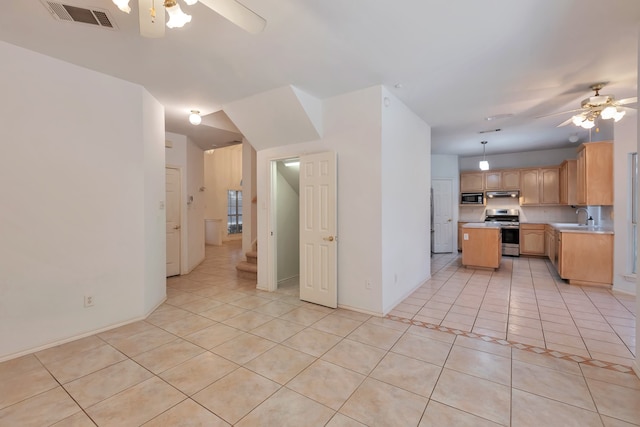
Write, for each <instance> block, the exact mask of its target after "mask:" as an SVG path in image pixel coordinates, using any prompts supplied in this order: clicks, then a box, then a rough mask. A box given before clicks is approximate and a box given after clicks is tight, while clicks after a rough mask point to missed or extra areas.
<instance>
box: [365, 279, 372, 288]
mask: <svg viewBox="0 0 640 427" xmlns="http://www.w3.org/2000/svg"><path fill="white" fill-rule="evenodd" d="M364 288H365V289H371V280H369V279H367V280H365V281H364Z"/></svg>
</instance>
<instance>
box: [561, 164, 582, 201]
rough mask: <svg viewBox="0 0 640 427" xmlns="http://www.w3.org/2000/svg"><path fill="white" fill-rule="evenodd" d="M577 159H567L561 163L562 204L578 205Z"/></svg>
mask: <svg viewBox="0 0 640 427" xmlns="http://www.w3.org/2000/svg"><path fill="white" fill-rule="evenodd" d="M576 163H577V161H576V160H573V159H572V160H565V161H564V162H562V164H561V165H560V204H561V205H576V204H578V201H577V199H576V167H577V166H576Z"/></svg>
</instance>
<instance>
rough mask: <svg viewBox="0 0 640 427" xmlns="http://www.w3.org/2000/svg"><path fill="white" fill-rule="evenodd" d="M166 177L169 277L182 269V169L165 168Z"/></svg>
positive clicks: (177, 273) (167, 272)
mask: <svg viewBox="0 0 640 427" xmlns="http://www.w3.org/2000/svg"><path fill="white" fill-rule="evenodd" d="M165 177H166V187H165V191H166V196H165V198H166V199H165V200H166V202H165V205H166V217H167V218H166V233H167V243H166V245H167V271H166V275H167V277H171V276H177V275H179V274H180V271H181V264H180V255H181V251H180V246H181V244H182V230H181V226H180V224H181V215H180V197H181V187H180V185H181V184H180V182H181V177H180V169H178V168H171V167H167V168H165Z"/></svg>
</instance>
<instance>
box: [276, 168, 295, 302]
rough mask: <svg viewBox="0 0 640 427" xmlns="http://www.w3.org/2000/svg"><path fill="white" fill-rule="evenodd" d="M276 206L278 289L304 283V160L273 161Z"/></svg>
mask: <svg viewBox="0 0 640 427" xmlns="http://www.w3.org/2000/svg"><path fill="white" fill-rule="evenodd" d="M272 194H273V197H274V202H275V203H274V205H275V221H274V222H275V224H274V249H275V250H274V255H275V263H274V264H275V279H276V280H275V282H276V287H277V288H280V289H282V288H294V287H298V286H299V283H300V159H298V158H290V159H285V160H276V161H274V162H273V164H272Z"/></svg>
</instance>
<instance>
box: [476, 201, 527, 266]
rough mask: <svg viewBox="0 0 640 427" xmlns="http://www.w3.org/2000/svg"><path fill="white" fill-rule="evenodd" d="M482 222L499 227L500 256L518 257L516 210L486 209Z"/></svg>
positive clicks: (517, 211)
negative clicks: (500, 237) (500, 233)
mask: <svg viewBox="0 0 640 427" xmlns="http://www.w3.org/2000/svg"><path fill="white" fill-rule="evenodd" d="M484 221H485V222H492V223H496V224H498V225H500V228H501V230H502V255H508V256H520V211H519V210H518V209H487V210H486V211H485V218H484Z"/></svg>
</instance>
